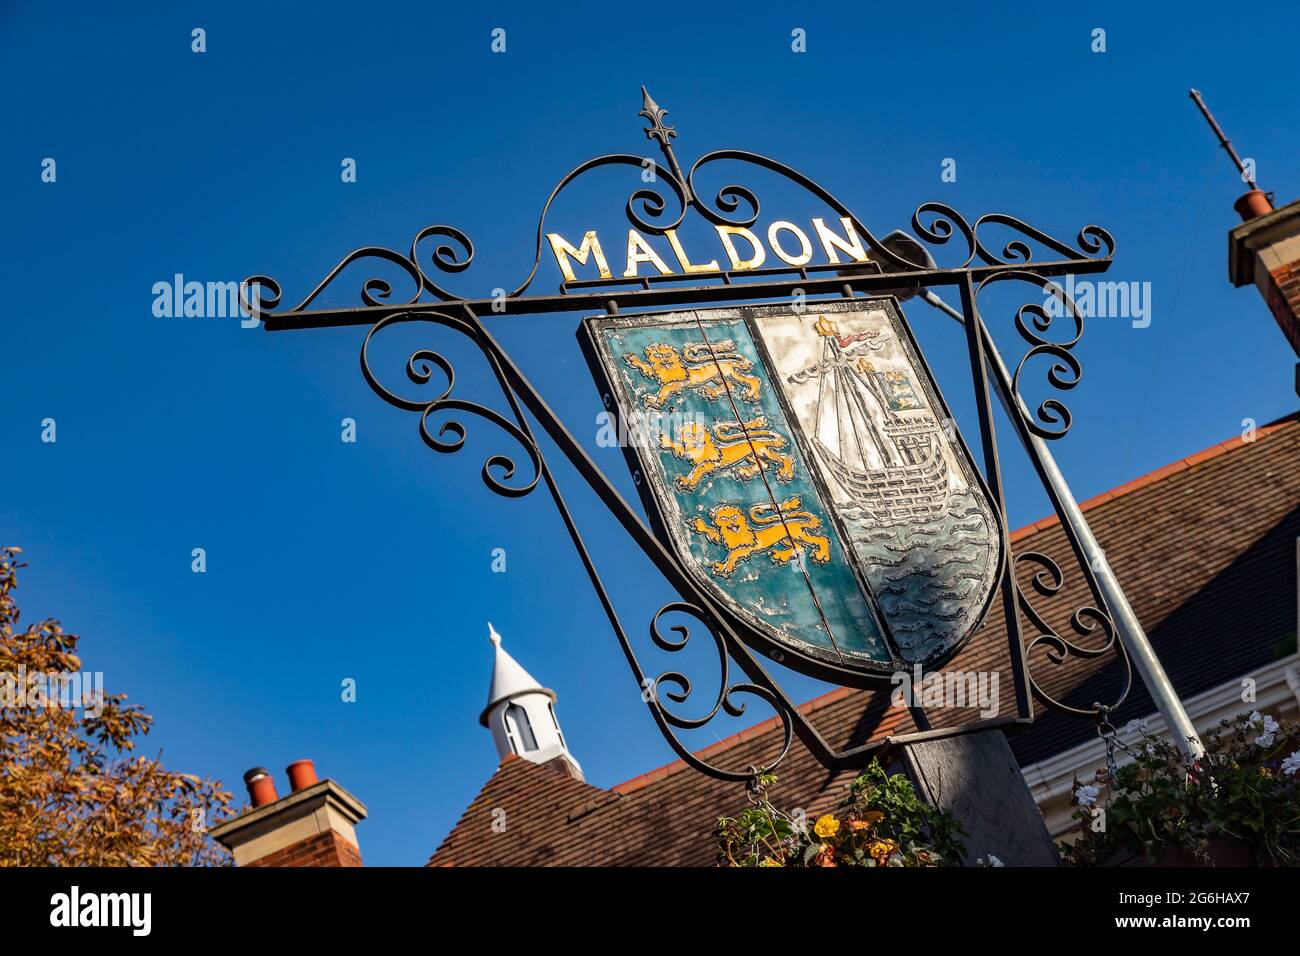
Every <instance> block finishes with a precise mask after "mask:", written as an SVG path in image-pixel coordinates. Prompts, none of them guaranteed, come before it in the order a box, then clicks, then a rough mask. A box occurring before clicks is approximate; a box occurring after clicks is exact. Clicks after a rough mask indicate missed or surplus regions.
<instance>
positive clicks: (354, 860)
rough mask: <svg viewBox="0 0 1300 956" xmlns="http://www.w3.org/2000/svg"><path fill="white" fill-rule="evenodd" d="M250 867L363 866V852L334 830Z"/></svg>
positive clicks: (304, 841) (284, 849) (253, 863)
mask: <svg viewBox="0 0 1300 956" xmlns="http://www.w3.org/2000/svg"><path fill="white" fill-rule="evenodd" d="M247 865H248V866H250V867H252V866H361V851H360V850H358V849H357V848H356V847H355V846H353V845H352V844H351V843H349V842H348V841H347V840H345V839H343V838H342V837H340V836H339V835H338V834H337V833H335V832H334V831H333V830H329V831H327V832H325V833H317V834H315V835H314V836H310V837H308V838H307V839H305V840H300V841H299V842H297V843H293V844H290V845H289V846H286V847H282V848H281V849H279V850H276V851H275V852H273V853H270V854H268V855H266V856H264V857H262V858H261V859H260V860H256V861H254V862H252V863H249V864H247Z"/></svg>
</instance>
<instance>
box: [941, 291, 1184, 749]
mask: <svg viewBox="0 0 1300 956" xmlns="http://www.w3.org/2000/svg"><path fill="white" fill-rule="evenodd" d="M922 297H923V298H924V299H925V301H926V302H927V303H929V304H930V305H932V306H934V307H935V308H936V309H939V310H940V311H941V312H943V313H945V314H946V315H949V316H951V317H952V318H954V319H956V320H957V321H958V322H960V323H962V324H963V325H965V323H966V319H965V316H963V315H962V314H961V313H960V312H958V311H957V310H956V309H954V308H953V307H952V306H950V305H949V304H948V303H947V302H945V301H943V299H941V298H939V296H938V295H936V294H935V293H934V292H931V291H929V290H926V291H925V293H923V296H922ZM988 355H989V358H990V359H991V360H992V363H993V368H994V371H995V372H996V374H997V378H998V383H999V386H1000V387H999V388H998V395H999V397H1001V399H1002V405H1003V407H1004V408H1006V410H1007V414H1008V415H1014V412H1013V410H1012V409H1011V407H1010V406H1009V402H1010V395H1011V394H1012V393H1011V389H1010V383H1011V373H1010V372H1009V371H1008V370H1007V366H1006V364H1005V363H1004V362H1003V361H1002V356H1001V354H999V352H998V350H997V348H996V347H995V346H994V345H993V342H992V340H991V339H990V340H989V341H988ZM1015 401H1016V404H1017V406H1019V412H1020V414H1021V415H1024V416H1026V417H1028V416H1029V409H1028V408H1026V407H1025V403H1024V401H1023V399H1021V398H1020V397H1019V396H1018V395H1017V396H1015ZM1025 434H1026V435H1027V437H1024V435H1022V438H1024V440H1025V443H1026V445H1027V446H1028V448H1027V450H1028V451H1029V452H1030V453H1031V454H1033V455H1036V456H1037V457H1038V460H1039V461H1040V462H1041V463H1042V466H1043V474H1044V476H1045V477H1046V479H1047V483H1048V484H1049V485H1051V488H1052V491H1053V493H1054V494H1055V496H1056V499H1057V501H1059V502H1060V504H1061V510H1062V511H1063V512H1064V514H1063V515H1062V520H1063V521H1065V522H1066V523H1067V524H1068V525H1069V526H1070V528H1071V529H1072V530H1073V531H1074V534H1075V536H1076V537H1077V538H1078V541H1079V545H1080V547H1081V548H1082V550H1083V554H1084V558H1085V560H1087V562H1088V564H1089V566H1090V567H1091V568H1092V569H1093V571H1094V572H1095V574H1096V578H1097V586H1098V587H1099V588H1100V589H1101V592H1102V596H1103V597H1104V598H1105V601H1106V606H1107V608H1108V609H1109V610H1110V613H1111V618H1112V620H1113V621H1114V623H1115V629H1116V631H1118V632H1119V636H1120V640H1121V641H1123V642H1124V649H1125V650H1126V651H1128V655H1129V659H1130V660H1132V662H1133V664H1134V666H1135V667H1136V668H1137V672H1138V676H1140V677H1141V678H1142V683H1143V684H1145V685H1146V689H1147V691H1148V692H1149V693H1150V694H1151V699H1152V700H1153V701H1155V704H1156V709H1157V710H1158V711H1160V715H1161V716H1162V717H1164V719H1165V725H1166V726H1167V727H1168V728H1169V730H1170V732H1171V733H1173V734H1174V737H1175V740H1176V742H1177V743H1178V746H1179V748H1180V749H1181V750H1182V751H1183V753H1184V754H1186V755H1187V756H1189V757H1192V758H1197V757H1200V756H1201V755H1203V754H1204V753H1205V745H1204V744H1202V743H1201V738H1200V735H1199V734H1197V732H1196V727H1195V726H1194V725H1193V724H1192V721H1191V718H1190V717H1188V716H1187V711H1186V710H1185V709H1184V708H1183V702H1182V701H1181V700H1179V699H1178V694H1177V693H1176V692H1175V691H1174V685H1173V684H1172V683H1171V682H1170V680H1169V675H1168V674H1166V673H1165V669H1164V666H1163V665H1162V664H1161V663H1160V658H1158V657H1157V656H1156V652H1155V650H1154V649H1153V648H1152V647H1151V641H1150V640H1149V639H1148V638H1147V634H1146V631H1145V630H1143V628H1142V622H1141V621H1139V620H1138V617H1137V614H1135V613H1134V612H1133V607H1132V605H1130V604H1129V603H1128V598H1127V597H1126V596H1125V594H1124V589H1123V588H1122V587H1120V585H1119V580H1118V579H1117V578H1116V577H1115V573H1114V572H1113V571H1112V570H1111V567H1110V563H1109V562H1108V561H1107V560H1106V554H1105V552H1103V551H1102V549H1101V545H1099V544H1098V543H1097V539H1096V538H1095V537H1094V536H1093V533H1092V528H1090V527H1088V521H1087V519H1086V518H1085V517H1084V516H1083V511H1082V509H1080V507H1079V503H1078V502H1077V501H1075V500H1074V494H1073V493H1072V492H1071V491H1070V486H1069V484H1067V483H1066V480H1065V476H1064V475H1062V474H1061V469H1060V468H1058V467H1057V465H1056V459H1055V458H1054V457H1052V452H1051V450H1050V449H1049V448H1048V446H1047V442H1045V441H1043V439H1041V438H1039V437H1038V436H1037V435H1035V434H1034V433H1033V432H1026V433H1025Z"/></svg>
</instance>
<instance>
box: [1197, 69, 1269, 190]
mask: <svg viewBox="0 0 1300 956" xmlns="http://www.w3.org/2000/svg"><path fill="white" fill-rule="evenodd" d="M1187 95H1188V96H1190V97H1191V98H1192V102H1194V103H1195V104H1196V107H1197V109H1199V110H1200V111H1201V115H1202V116H1204V117H1205V121H1206V122H1207V123H1209V124H1210V129H1212V130H1214V135H1215V136H1217V137H1218V138H1219V145H1220V146H1222V147H1223V148H1224V149H1226V150H1227V151H1228V155H1229V156H1230V157H1232V162H1233V164H1234V165H1235V166H1236V167H1237V172H1239V173H1241V178H1242V179H1243V180H1245V181H1246V183H1247V184H1248V185H1249V186H1250V188H1251V189H1258V188H1259V185H1258V184H1257V183H1256V182H1255V179H1254V177H1253V176H1247V175H1246V164H1245V163H1243V162H1242V161H1241V157H1240V156H1238V155H1237V151H1236V150H1235V149H1233V148H1232V143H1231V142H1230V141H1229V140H1228V137H1227V136H1226V135H1225V134H1224V132H1223V129H1222V127H1220V126H1219V123H1218V121H1217V120H1216V119H1215V118H1214V114H1213V113H1211V112H1210V108H1209V107H1208V106H1206V105H1205V100H1203V99H1202V98H1201V91H1200V90H1195V89H1194V90H1189V91H1188V92H1187Z"/></svg>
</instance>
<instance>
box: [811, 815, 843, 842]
mask: <svg viewBox="0 0 1300 956" xmlns="http://www.w3.org/2000/svg"><path fill="white" fill-rule="evenodd" d="M839 831H840V821H839V820H837V819H835V817H834V816H832V815H831V814H829V813H828V814H826V815H825V816H824V817H820V818H819V819H818V820H817V822H816V823H814V824H813V833H815V834H817V835H818V836H819V837H821V838H822V839H823V840H828V839H830V838H831V837H833V836H835V834H837V833H839Z"/></svg>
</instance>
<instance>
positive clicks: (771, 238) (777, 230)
mask: <svg viewBox="0 0 1300 956" xmlns="http://www.w3.org/2000/svg"><path fill="white" fill-rule="evenodd" d="M783 231H784V232H788V233H791V234H792V235H793V236H794V237H795V238H796V239H798V240H799V250H800V251H799V255H797V256H792V255H790V254H788V253H787V252H786V251H785V250H784V249H782V248H781V241H780V240H779V239H778V238H777V237H778V236H779V235H780V234H781V233H782V232H783ZM767 244H768V245H769V246H771V247H772V251H773V252H775V253H776V254H777V257H778V258H779V259H780V260H781V261H782V262H785V263H788V264H789V265H792V266H803V265H807V264H808V261H809V260H810V259H811V258H812V243H811V242H809V241H808V237H807V236H806V235H804V232H803V230H802V229H800V228H799V227H798V226H796V225H795V224H794V223H792V222H786V221H785V220H784V219H778V220H777V221H776V222H774V223H772V225H770V226H768V227H767Z"/></svg>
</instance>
